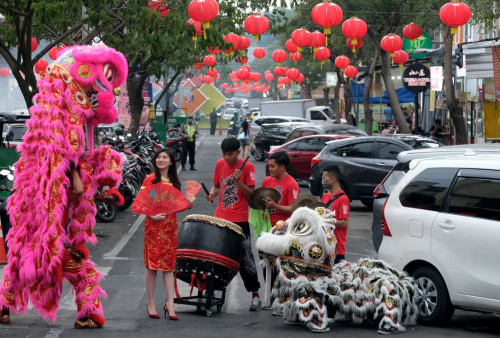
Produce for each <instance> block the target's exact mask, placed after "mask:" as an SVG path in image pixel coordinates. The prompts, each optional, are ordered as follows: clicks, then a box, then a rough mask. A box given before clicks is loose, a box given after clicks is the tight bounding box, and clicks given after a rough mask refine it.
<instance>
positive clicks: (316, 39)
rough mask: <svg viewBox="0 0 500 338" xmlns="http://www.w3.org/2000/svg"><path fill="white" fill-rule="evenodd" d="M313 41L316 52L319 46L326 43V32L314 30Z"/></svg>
mask: <svg viewBox="0 0 500 338" xmlns="http://www.w3.org/2000/svg"><path fill="white" fill-rule="evenodd" d="M310 37H311V41H310V44H309V45H310V46H311V47H312V48H313V51H314V52H315V51H316V49H318V47H321V46H325V44H326V37H325V34H323V33H321V32H318V31H314V32H312V33H311V35H310Z"/></svg>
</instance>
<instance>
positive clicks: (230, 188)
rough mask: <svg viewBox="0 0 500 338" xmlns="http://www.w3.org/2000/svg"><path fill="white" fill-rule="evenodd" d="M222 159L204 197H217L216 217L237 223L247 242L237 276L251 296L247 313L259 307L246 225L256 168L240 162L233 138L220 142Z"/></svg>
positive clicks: (248, 230)
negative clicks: (211, 184) (239, 276)
mask: <svg viewBox="0 0 500 338" xmlns="http://www.w3.org/2000/svg"><path fill="white" fill-rule="evenodd" d="M221 149H222V159H220V160H219V161H217V164H216V165H215V172H214V176H213V186H212V188H211V189H210V193H209V194H208V195H205V199H206V200H207V201H209V202H211V201H213V200H214V198H215V197H216V196H217V195H219V201H218V203H217V209H216V210H215V215H214V216H215V217H218V218H222V219H225V220H227V221H230V222H233V223H236V224H237V225H239V226H240V227H241V229H242V230H243V233H244V234H245V237H246V239H245V240H244V241H243V244H242V246H243V248H242V257H241V263H240V275H241V278H242V279H243V284H244V285H245V289H246V290H247V291H248V292H251V293H252V302H251V305H250V309H249V310H250V311H260V310H261V308H262V304H261V300H260V296H259V288H260V283H259V278H258V275H257V268H256V265H255V259H254V256H253V252H252V246H251V243H252V242H251V236H250V224H249V223H248V216H249V214H248V197H249V196H250V195H251V194H252V192H253V191H254V189H255V166H254V165H253V164H252V163H250V162H247V163H245V165H244V166H243V168H241V169H240V167H241V165H242V164H243V162H244V160H242V159H239V158H238V157H239V156H240V142H239V141H238V139H236V137H226V138H225V139H224V140H223V141H222V143H221Z"/></svg>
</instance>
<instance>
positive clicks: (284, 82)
mask: <svg viewBox="0 0 500 338" xmlns="http://www.w3.org/2000/svg"><path fill="white" fill-rule="evenodd" d="M290 83H292V79H290V78H289V77H284V78H283V84H286V85H287V86H288V85H289V84H290Z"/></svg>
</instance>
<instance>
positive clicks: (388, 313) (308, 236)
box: [257, 207, 416, 333]
mask: <svg viewBox="0 0 500 338" xmlns="http://www.w3.org/2000/svg"><path fill="white" fill-rule="evenodd" d="M332 216H333V215H332V214H331V213H330V212H329V211H328V210H327V209H324V208H322V207H320V208H316V210H311V209H309V208H306V207H302V208H298V209H297V210H296V211H295V212H294V213H293V214H292V216H291V217H290V218H289V219H288V220H287V221H286V222H278V224H276V226H275V227H274V228H273V229H272V230H271V233H262V234H261V235H260V237H259V238H258V239H257V248H258V250H259V252H261V253H263V254H265V255H271V256H277V257H279V258H278V259H277V260H276V261H277V266H278V269H279V275H278V277H277V279H276V282H275V284H274V287H273V295H274V296H275V301H274V303H273V308H274V309H275V310H281V311H282V312H283V315H284V317H285V319H286V320H287V321H288V322H297V321H298V322H302V323H304V324H305V325H306V326H307V327H308V328H309V329H310V330H311V331H315V332H324V331H328V330H329V327H328V313H327V305H328V307H329V311H332V312H337V311H338V312H340V313H342V314H345V315H351V314H354V315H356V316H357V317H360V318H362V319H368V320H371V321H375V322H378V323H379V330H380V329H381V328H382V327H386V328H387V327H389V330H387V331H388V333H395V332H398V331H403V330H404V327H403V325H404V324H406V323H407V322H409V321H410V320H412V319H414V316H415V315H416V298H415V294H416V293H415V292H416V289H415V287H414V285H413V282H412V279H411V278H409V277H408V276H407V275H405V274H404V273H403V272H400V271H398V270H396V269H394V268H392V267H390V266H389V265H388V264H387V263H384V262H383V261H380V260H372V259H361V260H359V261H358V263H357V264H356V265H350V264H349V263H340V264H336V265H333V262H334V259H335V246H336V240H335V237H334V234H333V230H334V226H333V225H332V223H331V221H332V220H333V218H331V217H332ZM333 314H334V313H330V315H331V317H333Z"/></svg>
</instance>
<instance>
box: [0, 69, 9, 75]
mask: <svg viewBox="0 0 500 338" xmlns="http://www.w3.org/2000/svg"><path fill="white" fill-rule="evenodd" d="M9 75H10V69H9V68H1V69H0V76H1V77H8V76H9Z"/></svg>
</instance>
